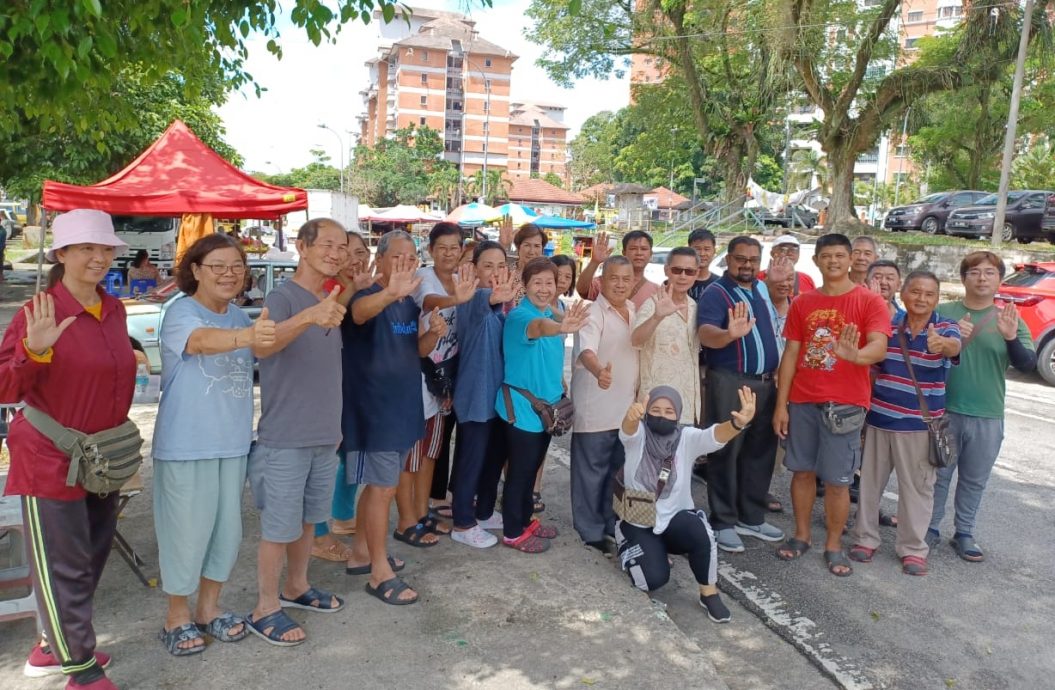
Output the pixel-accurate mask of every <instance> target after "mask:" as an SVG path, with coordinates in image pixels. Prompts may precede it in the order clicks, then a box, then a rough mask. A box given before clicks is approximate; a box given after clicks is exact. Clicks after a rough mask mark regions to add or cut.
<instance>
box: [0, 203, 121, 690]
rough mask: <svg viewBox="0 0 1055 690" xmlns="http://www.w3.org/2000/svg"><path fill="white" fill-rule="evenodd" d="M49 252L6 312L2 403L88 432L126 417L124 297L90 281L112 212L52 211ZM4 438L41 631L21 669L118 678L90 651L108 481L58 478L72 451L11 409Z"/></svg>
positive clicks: (111, 502)
mask: <svg viewBox="0 0 1055 690" xmlns="http://www.w3.org/2000/svg"><path fill="white" fill-rule="evenodd" d="M52 232H53V235H54V242H53V244H52V247H51V249H50V250H49V251H48V254H47V258H48V260H49V261H57V262H58V263H56V265H55V266H54V268H52V278H53V280H52V281H51V286H50V287H49V288H48V289H47V290H45V291H44V292H41V293H38V294H36V295H34V296H33V299H32V300H30V301H29V302H28V303H27V304H26V305H25V306H24V307H23V309H22V310H21V311H20V312H18V313H16V314H15V317H14V318H13V319H12V320H11V325H10V326H9V327H8V329H7V332H6V333H4V338H3V342H2V343H0V402H3V403H17V402H19V401H25V403H26V405H28V406H31V407H33V408H36V409H37V410H40V411H42V412H44V413H45V414H47V415H49V416H50V417H51V418H52V419H53V420H55V421H56V422H58V423H59V424H60V425H62V426H64V427H67V428H69V429H74V430H76V431H80V432H83V433H86V434H93V433H97V432H100V431H103V430H106V429H111V428H113V427H116V426H119V425H121V424H122V423H123V422H124V421H125V420H126V419H128V410H129V408H130V407H131V405H132V392H133V389H134V387H135V369H136V365H135V357H134V356H133V354H132V345H131V342H130V341H129V339H128V330H127V326H126V324H125V308H124V306H123V305H122V304H121V302H120V301H119V300H117V299H115V298H113V297H111V296H110V295H107V294H106V293H105V292H104V291H103V290H102V289H101V288H100V287H99V281H101V280H103V278H104V277H105V276H106V272H107V271H109V270H110V265H111V264H112V263H113V259H114V251H115V248H117V247H123V246H125V243H124V242H122V241H121V240H119V239H118V238H117V235H115V234H114V226H113V222H112V221H111V219H110V216H109V215H107V214H106V213H103V212H102V211H94V210H88V209H79V210H76V211H70V212H68V213H64V214H62V215H61V216H59V217H58V218H57V219H56V220H55V223H54V225H53V227H52ZM8 445H9V447H10V449H11V470H10V474H9V475H8V479H7V486H6V488H5V493H6V494H7V495H19V496H21V497H22V514H23V522H24V524H25V526H26V536H27V539H26V542H27V544H28V550H29V556H30V562H31V563H32V570H33V589H34V592H35V593H36V597H37V610H38V611H39V613H40V620H41V623H42V624H43V626H44V633H45V639H44V641H43V642H41V644H39V645H37V646H35V647H34V648H33V651H32V652H30V655H29V659H28V660H27V661H26V665H25V668H24V673H25V674H26V675H29V676H43V675H49V674H57V673H64V674H66V675H67V676H69V680H68V682H67V684H66V687H67V688H91V689H92V690H109V689H110V688H116V687H117V686H116V685H114V684H113V683H112V682H110V680H109V679H108V678H107V677H106V674H105V673H104V671H103V669H104V668H105V667H106V666H107V665H108V664H109V662H110V657H109V655H107V654H104V653H102V652H96V651H95V631H94V629H93V627H92V599H93V597H94V594H95V588H96V585H97V584H98V583H99V577H100V575H102V572H103V566H104V565H105V564H106V557H107V555H108V554H109V553H110V545H111V542H112V541H113V537H114V530H115V527H116V525H117V499H118V495H117V493H116V492H114V493H110V494H109V495H106V496H100V495H96V494H90V493H87V492H86V491H85V490H84V489H83V488H82V487H81V486H79V485H77V484H75V485H73V486H67V484H66V475H67V471H68V470H69V466H70V460H69V457H67V456H66V454H65V453H63V452H62V451H61V450H59V449H58V448H57V447H56V446H55V444H53V443H52V442H51V441H50V440H48V438H47V437H46V436H45V435H44V434H42V433H41V432H39V431H38V430H37V429H36V428H35V427H34V426H32V425H31V424H30V423H29V421H28V420H27V419H26V418H25V417H24V416H23V414H22V412H21V411H20V412H18V413H17V414H16V415H15V418H14V419H13V420H12V422H11V429H10V435H9V437H8Z"/></svg>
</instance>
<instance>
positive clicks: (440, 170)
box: [429, 165, 461, 211]
mask: <svg viewBox="0 0 1055 690" xmlns="http://www.w3.org/2000/svg"><path fill="white" fill-rule="evenodd" d="M460 182H461V180H460V179H459V175H458V167H457V166H455V165H440V166H437V167H436V169H435V170H433V171H432V172H431V173H430V174H429V194H430V195H431V196H432V197H434V198H435V199H436V200H437V201H439V202H440V203H441V204H442V205H443V207H444V208H446V209H447V210H448V211H450V210H451V209H453V208H454V207H455V206H457V205H458V188H459V187H460V186H461V185H460Z"/></svg>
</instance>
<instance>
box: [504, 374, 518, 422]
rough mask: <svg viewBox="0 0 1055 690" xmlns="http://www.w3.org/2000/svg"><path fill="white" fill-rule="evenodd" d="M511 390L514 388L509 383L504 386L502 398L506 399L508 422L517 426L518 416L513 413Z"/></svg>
mask: <svg viewBox="0 0 1055 690" xmlns="http://www.w3.org/2000/svg"><path fill="white" fill-rule="evenodd" d="M510 388H512V386H510V385H509V384H508V383H503V384H502V397H503V398H505V401H506V416H507V417H509V419H507V420H506V421H508V422H509V423H510V424H516V423H517V416H516V414H514V413H513V396H512V395H510V393H509V389H510Z"/></svg>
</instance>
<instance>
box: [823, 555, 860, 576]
mask: <svg viewBox="0 0 1055 690" xmlns="http://www.w3.org/2000/svg"><path fill="white" fill-rule="evenodd" d="M824 562H825V563H827V564H828V572H829V573H831V574H832V575H834V576H835V577H849V576H851V575H853V574H854V567H853V566H852V565H850V559H849V558H847V557H846V554H845V553H843V552H842V551H825V552H824ZM836 568H846V571H845V572H841V573H840V572H837V571H836V570H835V569H836Z"/></svg>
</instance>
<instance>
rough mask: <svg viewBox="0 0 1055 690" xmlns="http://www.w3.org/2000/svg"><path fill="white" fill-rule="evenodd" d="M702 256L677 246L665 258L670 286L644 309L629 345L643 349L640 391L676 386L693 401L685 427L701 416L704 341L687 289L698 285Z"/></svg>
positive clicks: (687, 409) (684, 413)
mask: <svg viewBox="0 0 1055 690" xmlns="http://www.w3.org/2000/svg"><path fill="white" fill-rule="evenodd" d="M699 263H700V258H699V256H698V255H697V254H696V252H695V251H694V250H693V249H692V248H691V247H675V248H674V249H672V250H671V251H670V253H669V254H668V255H667V265H666V268H665V271H666V274H667V285H666V286H665V287H662V288H660V290H659V292H658V293H657V294H656V296H655V297H651V298H649V299H648V300H646V301H645V303H644V304H643V305H641V309H639V310H638V312H637V317H636V318H635V320H634V332H633V334H632V335H631V338H630V341H631V343H633V345H634V347H636V348H638V349H639V350H640V351H641V369H640V374H639V375H640V383H639V385H638V390H639V391H648V390H652V389H653V388H655V387H656V386H658V385H664V384H665V385H672V386H674V387H675V388H677V389H678V393H680V394H681V399H682V400H686V401H689V403H688V404H687V405H686V406H685V409H684V410H683V411H682V417H681V423H682V424H685V425H688V426H691V425H693V424H695V423H696V421H697V419H699V416H700V359H699V354H698V353H699V351H700V339H699V336H697V334H696V302H694V301H693V300H691V299H689V289H690V288H691V287H692V286H693V283H695V282H696V272H697V269H698V268H699Z"/></svg>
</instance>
